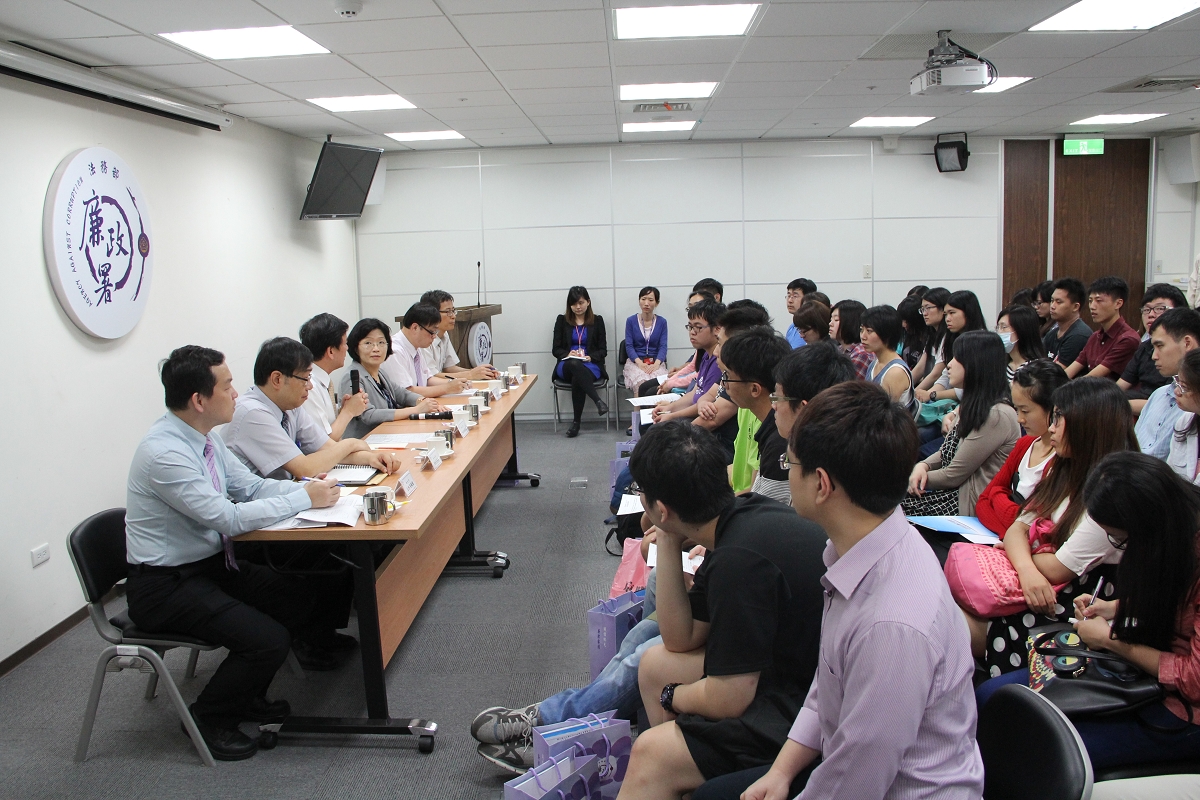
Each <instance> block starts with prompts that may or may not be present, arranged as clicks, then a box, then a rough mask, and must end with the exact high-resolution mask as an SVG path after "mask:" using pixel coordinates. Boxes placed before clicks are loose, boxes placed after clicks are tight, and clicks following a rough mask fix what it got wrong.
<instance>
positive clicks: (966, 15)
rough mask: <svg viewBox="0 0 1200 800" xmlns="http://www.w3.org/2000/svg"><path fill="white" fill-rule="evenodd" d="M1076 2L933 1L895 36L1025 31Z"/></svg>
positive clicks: (906, 21)
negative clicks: (943, 31) (944, 31)
mask: <svg viewBox="0 0 1200 800" xmlns="http://www.w3.org/2000/svg"><path fill="white" fill-rule="evenodd" d="M1075 2H1076V0H971V1H970V2H963V0H930V2H927V3H925V4H924V5H922V6H921V8H920V9H918V10H917V11H916V13H914V14H913V15H912V16H910V17H908V18H907V19H905V20H904V23H903V24H902V25H900V26H899V27H898V28H896V30H895V31H893V33H926V32H929V33H933V32H934V31H938V30H944V29H950V30H951V31H952V32H951V36H952V37H953V35H954V34H953V31H964V32H970V33H1004V32H1010V31H1023V30H1026V29H1027V28H1029V27H1031V26H1033V25H1036V24H1037V23H1039V22H1041V21H1042V20H1044V19H1048V18H1050V17H1052V16H1054V15H1055V14H1057V13H1058V12H1059V11H1061V10H1063V9H1064V8H1066V7H1067V6H1069V5H1072V4H1073V3H1075Z"/></svg>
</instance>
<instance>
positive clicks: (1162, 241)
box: [1146, 139, 1200, 294]
mask: <svg viewBox="0 0 1200 800" xmlns="http://www.w3.org/2000/svg"><path fill="white" fill-rule="evenodd" d="M1155 147H1156V148H1157V149H1158V158H1157V164H1158V168H1157V170H1156V171H1155V172H1156V174H1155V185H1154V187H1153V190H1152V191H1153V193H1154V225H1153V228H1152V230H1151V234H1152V235H1153V239H1152V240H1151V253H1150V259H1149V263H1148V264H1147V265H1146V268H1147V272H1148V273H1149V274H1148V275H1147V276H1146V283H1147V285H1149V284H1151V283H1173V284H1175V285H1177V286H1179V288H1180V290H1182V291H1183V292H1184V293H1185V294H1186V293H1187V279H1188V274H1189V273H1190V272H1191V271H1192V263H1193V261H1194V260H1195V258H1196V255H1197V253H1196V248H1197V246H1198V245H1200V237H1198V234H1200V229H1198V228H1197V217H1198V216H1200V214H1198V213H1197V210H1198V209H1197V193H1198V191H1200V190H1198V189H1197V186H1198V185H1197V184H1195V183H1180V184H1177V185H1175V186H1172V185H1171V183H1170V182H1169V181H1168V180H1167V167H1166V160H1165V158H1164V155H1163V150H1162V140H1161V139H1157V140H1155Z"/></svg>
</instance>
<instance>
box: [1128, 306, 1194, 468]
mask: <svg viewBox="0 0 1200 800" xmlns="http://www.w3.org/2000/svg"><path fill="white" fill-rule="evenodd" d="M1150 342H1151V344H1152V346H1153V347H1154V352H1153V353H1152V354H1151V356H1150V357H1151V359H1152V360H1153V361H1154V365H1155V366H1156V367H1157V368H1158V371H1159V374H1161V375H1162V376H1163V377H1165V378H1171V377H1174V376H1175V375H1178V374H1179V364H1180V362H1182V361H1183V357H1184V355H1185V354H1186V353H1187V352H1189V351H1191V350H1195V349H1196V348H1197V347H1200V312H1197V311H1195V310H1194V309H1190V308H1174V309H1171V310H1170V311H1168V312H1166V313H1164V314H1163V315H1162V316H1161V317H1159V318H1158V319H1156V320H1155V321H1154V323H1153V324H1152V325H1151V326H1150ZM1182 413H1183V412H1182V411H1180V409H1179V405H1178V403H1176V401H1175V388H1174V387H1173V386H1172V385H1171V384H1170V383H1167V384H1166V385H1165V386H1160V387H1158V388H1157V389H1155V390H1154V391H1153V392H1151V393H1150V398H1149V399H1148V400H1146V404H1145V405H1144V406H1142V411H1141V413H1140V414H1139V415H1138V420H1137V428H1136V430H1137V438H1138V445H1139V446H1140V447H1141V449H1142V452H1143V453H1146V454H1148V455H1152V456H1155V457H1156V458H1163V459H1165V458H1166V457H1167V454H1168V453H1169V452H1170V450H1171V437H1172V436H1174V431H1175V421H1176V420H1177V419H1179V415H1180V414H1182Z"/></svg>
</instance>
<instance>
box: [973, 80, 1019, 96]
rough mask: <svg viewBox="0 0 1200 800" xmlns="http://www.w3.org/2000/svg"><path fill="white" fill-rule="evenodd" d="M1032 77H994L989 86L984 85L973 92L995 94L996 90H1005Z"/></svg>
mask: <svg viewBox="0 0 1200 800" xmlns="http://www.w3.org/2000/svg"><path fill="white" fill-rule="evenodd" d="M1031 80H1033V78H996V81H995V83H993V84H992V85H991V86H985V87H983V88H982V89H976V90H975V91H974V92H973V94H984V93H987V94H995V93H996V92H1007V91H1008V90H1009V89H1011V88H1013V87H1014V86H1020V85H1021V84H1022V83H1025V81H1031Z"/></svg>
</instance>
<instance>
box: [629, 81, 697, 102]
mask: <svg viewBox="0 0 1200 800" xmlns="http://www.w3.org/2000/svg"><path fill="white" fill-rule="evenodd" d="M716 88H717V84H716V83H715V82H714V83H627V84H623V85H622V86H621V99H622V100H676V99H680V100H684V99H690V98H693V97H712V93H713V91H714V90H715V89H716Z"/></svg>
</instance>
